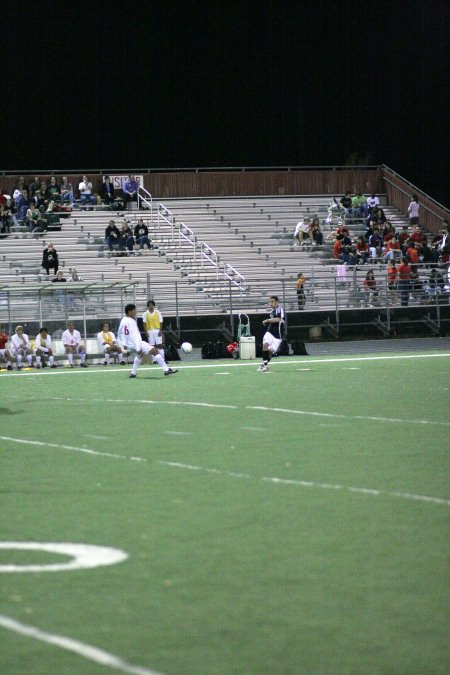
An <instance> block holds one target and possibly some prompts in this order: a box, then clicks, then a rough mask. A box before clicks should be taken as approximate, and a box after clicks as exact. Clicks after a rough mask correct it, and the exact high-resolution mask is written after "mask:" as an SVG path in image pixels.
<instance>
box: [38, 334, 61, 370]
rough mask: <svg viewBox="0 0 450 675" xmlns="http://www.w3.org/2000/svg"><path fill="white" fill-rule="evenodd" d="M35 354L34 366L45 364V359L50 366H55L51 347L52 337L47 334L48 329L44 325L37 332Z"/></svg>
mask: <svg viewBox="0 0 450 675" xmlns="http://www.w3.org/2000/svg"><path fill="white" fill-rule="evenodd" d="M34 353H35V355H36V368H40V367H41V362H42V366H45V365H46V363H45V362H46V360H47V359H48V362H49V363H50V368H56V364H55V357H54V356H53V348H52V339H51V337H50V335H49V334H48V331H47V329H46V328H44V326H42V328H40V329H39V333H38V334H37V336H36V349H35V350H34Z"/></svg>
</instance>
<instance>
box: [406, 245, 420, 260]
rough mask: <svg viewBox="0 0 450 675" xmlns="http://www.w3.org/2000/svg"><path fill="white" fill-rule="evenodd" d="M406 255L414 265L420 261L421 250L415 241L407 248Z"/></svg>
mask: <svg viewBox="0 0 450 675" xmlns="http://www.w3.org/2000/svg"><path fill="white" fill-rule="evenodd" d="M406 257H407V258H408V260H409V262H410V263H411V264H412V265H417V264H418V263H419V262H420V258H419V251H418V249H417V247H416V244H414V243H413V242H411V243H410V245H409V246H408V248H407V249H406Z"/></svg>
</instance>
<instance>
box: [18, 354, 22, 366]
mask: <svg viewBox="0 0 450 675" xmlns="http://www.w3.org/2000/svg"><path fill="white" fill-rule="evenodd" d="M21 365H22V354H17V367H18V368H20V367H21Z"/></svg>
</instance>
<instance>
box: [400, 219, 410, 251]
mask: <svg viewBox="0 0 450 675" xmlns="http://www.w3.org/2000/svg"><path fill="white" fill-rule="evenodd" d="M398 243H399V244H400V248H401V250H402V253H403V254H405V253H406V249H407V248H408V243H409V232H408V226H407V225H403V227H402V231H401V232H400V234H399V235H398Z"/></svg>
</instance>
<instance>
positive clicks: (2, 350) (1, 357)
mask: <svg viewBox="0 0 450 675" xmlns="http://www.w3.org/2000/svg"><path fill="white" fill-rule="evenodd" d="M8 341H9V337H8V334H7V333H4V332H3V331H2V327H1V326H0V363H4V364H5V365H6V370H12V365H11V352H10V351H9V349H8V348H7V346H6V345H7V343H8Z"/></svg>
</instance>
